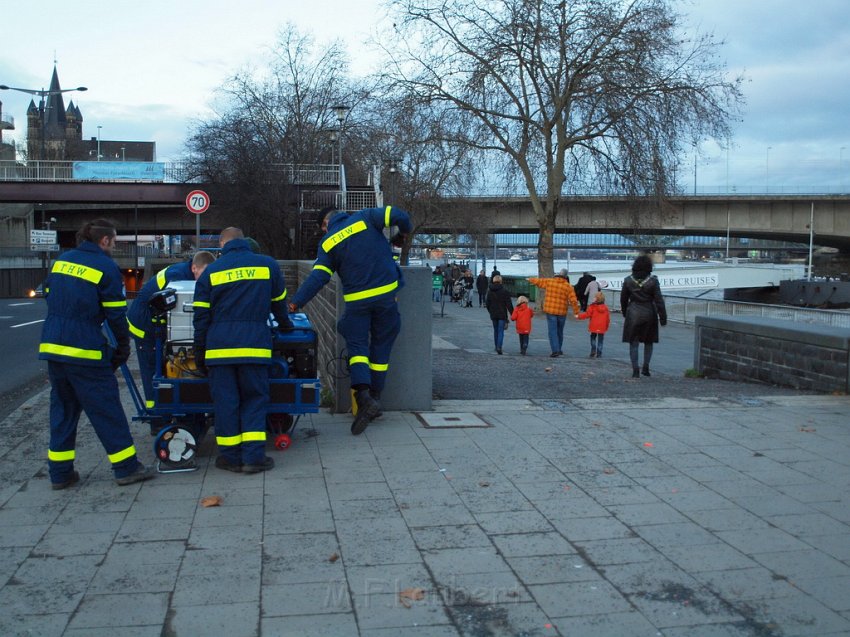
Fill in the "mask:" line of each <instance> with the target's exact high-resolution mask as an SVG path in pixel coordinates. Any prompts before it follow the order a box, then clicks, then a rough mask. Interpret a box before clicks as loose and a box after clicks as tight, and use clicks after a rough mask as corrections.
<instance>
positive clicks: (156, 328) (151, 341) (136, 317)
mask: <svg viewBox="0 0 850 637" xmlns="http://www.w3.org/2000/svg"><path fill="white" fill-rule="evenodd" d="M194 279H195V275H194V274H192V263H191V262H190V261H187V262H185V263H175V264H174V265H170V266H168V267H167V268H165V269H163V270H160V271H159V272H158V273H157V275H156V276H155V277H153V278H151V279H150V281H148V282H147V283H145V284H144V285H143V286H142V289H141V290H139V293H138V294H137V295H136V298H135V300H134V301H133V304H132V305H131V306H130V309H129V310H128V311H127V323H128V325H129V327H130V334H132V335H133V340H134V341H135V342H136V357H137V358H138V359H139V372H140V373H141V377H142V387H143V388H144V392H145V407H146V408H148V409H152V408H153V407H154V406H155V404H156V403H155V401H154V391H153V377H154V374H155V373H156V338H157V336H159V337H160V338H162V339H164V338H165V327H166V318H165V317H164V316H161V317H158V318H154V317H153V316H151V308H150V305H148V303H149V301H150V300H151V296H153V295H154V294H155V293H156V292H159V291H160V290H162V289H164V288H165V287H166V286H167V285H168V284H169V283H171V282H172V281H192V280H194ZM152 424H154V423H152ZM158 424H159V425H162V424H164V422H160V423H158Z"/></svg>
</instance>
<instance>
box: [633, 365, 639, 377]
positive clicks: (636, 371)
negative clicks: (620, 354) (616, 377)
mask: <svg viewBox="0 0 850 637" xmlns="http://www.w3.org/2000/svg"><path fill="white" fill-rule="evenodd" d="M632 378H640V368H638V367H633V368H632Z"/></svg>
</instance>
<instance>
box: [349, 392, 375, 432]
mask: <svg viewBox="0 0 850 637" xmlns="http://www.w3.org/2000/svg"><path fill="white" fill-rule="evenodd" d="M354 400H355V401H357V415H356V416H355V417H354V422H353V423H351V433H352V434H354V435H355V436H359V435H360V434H362V433H363V432H364V431H366V427H368V426H369V423H370V422H372V421H373V420H374V419H375V418H376V417H377V415H378V412H379V411H381V406H380V405H379V404H378V402H377V401H376V400H375V399H374V398H372V396H370V395H369V390H368V389H358V390H357V393H356V394H354Z"/></svg>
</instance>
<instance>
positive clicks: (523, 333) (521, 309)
mask: <svg viewBox="0 0 850 637" xmlns="http://www.w3.org/2000/svg"><path fill="white" fill-rule="evenodd" d="M533 316H534V310H532V309H531V308H530V307H528V299H527V298H526V297H524V296H520V297H517V300H516V307H515V308H514V311H513V313H512V314H511V320H512V321H516V333H517V334H519V353H520V354H522V355H523V356H525V352H526V351H527V350H528V336H529V334H531V317H533Z"/></svg>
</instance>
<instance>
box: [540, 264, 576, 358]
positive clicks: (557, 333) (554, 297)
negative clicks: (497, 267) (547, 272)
mask: <svg viewBox="0 0 850 637" xmlns="http://www.w3.org/2000/svg"><path fill="white" fill-rule="evenodd" d="M528 281H529V282H530V283H531V284H532V285H534V286H537V287H538V288H540V289H542V290H545V297H544V299H543V313H544V314H546V324H547V327H548V331H549V347H550V348H551V350H552V353H551V354H550V355H549V356H550V357H551V358H557V357H558V356H563V355H564V324H565V323H566V320H567V306H568V305H569V306H571V307H572V308H573V314H574V315H575V316H576V317H578V314H579V311H580V307H579V304H578V300H577V299H576V293H575V290H573V286H572V285H570V277H569V275H568V274H567V271H566V270H561V271H560V272H558V274H556V275H555V276H553V277H550V278H538V277H531V278H529V279H528Z"/></svg>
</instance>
